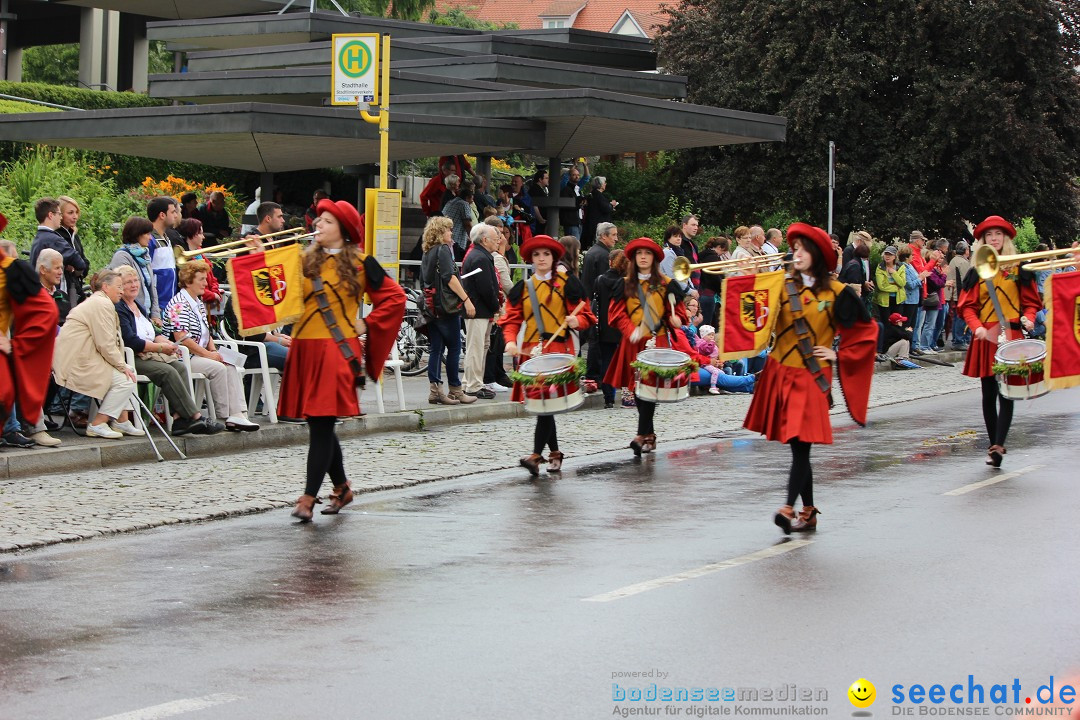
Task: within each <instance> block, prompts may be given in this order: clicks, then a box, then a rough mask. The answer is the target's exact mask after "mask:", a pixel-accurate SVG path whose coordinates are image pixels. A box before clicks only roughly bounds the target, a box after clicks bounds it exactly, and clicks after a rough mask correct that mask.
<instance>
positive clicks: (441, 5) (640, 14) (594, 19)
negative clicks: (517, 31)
mask: <svg viewBox="0 0 1080 720" xmlns="http://www.w3.org/2000/svg"><path fill="white" fill-rule="evenodd" d="M661 4H662V0H519V1H518V2H515V3H508V2H506V0H437V2H436V3H435V8H436V9H437V10H438V11H439V12H446V11H447V10H451V9H458V10H461V11H463V12H465V13H466V14H467V15H470V16H472V17H475V18H478V19H480V20H487V21H489V22H495V23H517V25H518V27H520V28H523V29H534V28H541V27H543V21H542V20H541V18H542V17H551V16H570V15H573V14H574V11H575V10H577V8H578V7H581V6H582V5H584V7H582V8H581V12H580V13H578V15H577V18H576V19H575V20H574V25H573V27H574V28H575V29H578V30H596V31H598V32H610V31H611V29H612V28H613V27H614V26H615V24H616V23H617V22H618V21H619V18H621V17H622V16H623V14H624V13H625V12H626V11H627V10H629V11H630V14H631V15H633V16H634V20H635V21H636V22H637V24H638V25H639V26H641V29H642V30H644V31H645V32H646V33H647V34H648V36H649V37H652V36H653V34H654V33H655V31H656V28H657V27H658V26H660V25H663V24H664V22H666V19H665V17H664V15H663V14H662V13H661V10H660V6H661ZM571 5H573V6H576V7H574V8H572V9H570V10H568V11H567V12H553V11H552V8H553V7H555V6H559V7H558V9H564V10H565V9H566V8H567V7H569V6H571Z"/></svg>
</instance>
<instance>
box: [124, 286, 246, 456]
mask: <svg viewBox="0 0 1080 720" xmlns="http://www.w3.org/2000/svg"><path fill="white" fill-rule="evenodd" d="M117 272H119V273H120V278H121V280H122V282H123V287H124V294H123V296H122V297H121V298H120V302H118V303H116V314H117V315H118V316H119V317H120V336H121V337H122V338H123V339H124V345H127V346H128V347H129V348H131V351H132V352H133V353H135V371H136V372H137V373H139V374H140V375H145V376H146V377H148V378H150V382H152V383H154V384H155V385H157V386H158V387H160V388H161V391H162V392H163V393H165V397H167V398H168V399H169V407H170V408H171V409H172V414H173V418H174V420H173V424H172V434H173V435H186V434H188V433H196V434H213V433H216V432H221V431H222V430H224V429H225V426H224V425H222V424H221V423H208V422H207V421H206V419H205V418H203V416H202V413H200V412H199V411H198V409H197V408H196V407H195V401H194V400H193V399H192V397H191V393H189V392H188V377H187V369H186V368H185V367H184V363H183V362H181V360H180V348H179V347H178V346H177V345H176V344H175V343H173V342H171V341H170V340H169V339H168V338H167V337H165V336H164V335H159V334H158V332H157V331H156V330H155V329H154V326H153V325H152V324H151V323H150V319H149V318H148V317H147V316H146V309H145V308H143V307H142V306H140V305H139V300H138V297H139V290H140V287H141V285H140V283H139V271H138V270H136V269H135V268H133V267H130V266H128V265H121V266H120V267H119V268H117Z"/></svg>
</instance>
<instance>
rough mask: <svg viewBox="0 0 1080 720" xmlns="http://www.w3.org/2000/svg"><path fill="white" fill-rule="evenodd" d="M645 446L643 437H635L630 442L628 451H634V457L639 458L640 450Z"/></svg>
mask: <svg viewBox="0 0 1080 720" xmlns="http://www.w3.org/2000/svg"><path fill="white" fill-rule="evenodd" d="M644 446H645V436H644V435H635V436H634V439H633V440H631V441H630V449H631V450H633V451H634V455H636V456H637V457H641V453H642V448H643V447H644Z"/></svg>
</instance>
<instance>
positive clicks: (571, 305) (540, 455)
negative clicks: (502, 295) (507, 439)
mask: <svg viewBox="0 0 1080 720" xmlns="http://www.w3.org/2000/svg"><path fill="white" fill-rule="evenodd" d="M563 252H564V248H563V246H562V244H560V243H559V242H558V241H556V240H555V239H554V238H551V237H549V236H547V235H534V236H533V237H531V238H530V239H528V240H526V241H525V242H524V244H522V246H521V258H522V260H523V261H524V262H531V263H532V266H533V274H532V276H531V277H530V278H528V279H527V280H522V281H520V282H518V283H517V284H516V285H514V287H513V288H511V289H510V294H509V295H508V296H507V302H506V315H505V316H504V317H503V318H502V319H501V320H500V321H499V323H500V325H502V329H503V337H504V338H505V339H506V352H507V354H509V355H511V356H513V357H518V356H524V357H525V358H526V359H528V358H529V357H530V356H534V355H536V354H539V352H540V349H541V348H542V351H543V352H544V353H549V352H553V353H567V354H570V355H576V354H577V347H576V345H577V343H576V341H575V339H574V337H573V336H572V334H571V331H574V330H576V331H582V330H586V329H588V328H589V326H590V325H592V324H593V323H594V322H595V321H596V319H595V318H594V317H593V314H592V311H591V310H590V309H589V305H588V301H587V300H586V298H585V287H584V286H583V285H582V284H581V281H580V280H578V279H577V278H576V277H574V276H573V275H568V274H567V273H566V272H564V271H562V270H555V269H554V266H555V263H556V262H558V261H559V259H560V258H561V257H562V256H563ZM583 301H584V302H585V305H584V307H582V308H581V309H580V310H578V312H577V313H576V314H574V310H575V309H577V308H578V307H579V305H581V303H582V302H583ZM538 319H539V325H538ZM511 398H512V399H513V400H515V401H519V402H520V401H522V400H523V399H524V390H523V388H522V386H521V383H519V382H515V383H514V392H513V395H512V396H511ZM545 447H547V448H550V450H551V452H549V453H548V457H547V461H546V462H547V466H548V467H547V470H548V472H549V473H553V472H559V471H560V470H561V469H562V461H563V453H562V452H561V451H560V450H559V440H558V437H557V436H556V432H555V416H554V415H537V417H536V431H535V433H534V434H533V451H532V454H530V455H526V456H525V457H523V458H521V461H520V462H521V466H522V467H524V468H525V469H527V470H528V471H529V472H530V473H531V474H532V475H539V474H540V464H541V463H543V462H545V460H544V448H545Z"/></svg>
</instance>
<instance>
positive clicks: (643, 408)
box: [637, 398, 656, 435]
mask: <svg viewBox="0 0 1080 720" xmlns="http://www.w3.org/2000/svg"><path fill="white" fill-rule="evenodd" d="M654 417H656V403H654V402H651V401H649V400H642V399H641V398H637V434H638V435H655V434H656V430H655V429H654V428H653V418H654Z"/></svg>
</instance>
